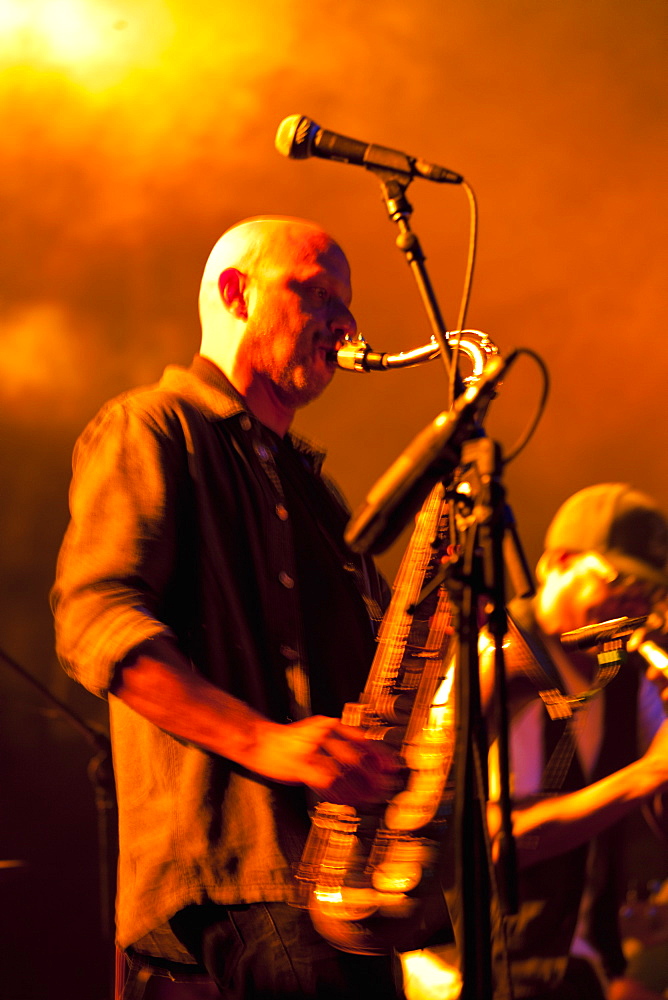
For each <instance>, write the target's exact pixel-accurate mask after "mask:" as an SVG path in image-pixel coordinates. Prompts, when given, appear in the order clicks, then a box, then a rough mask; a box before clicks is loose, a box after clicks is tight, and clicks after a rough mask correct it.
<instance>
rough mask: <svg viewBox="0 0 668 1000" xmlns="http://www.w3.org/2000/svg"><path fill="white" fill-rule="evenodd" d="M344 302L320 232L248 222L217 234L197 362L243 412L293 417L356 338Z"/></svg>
mask: <svg viewBox="0 0 668 1000" xmlns="http://www.w3.org/2000/svg"><path fill="white" fill-rule="evenodd" d="M351 296H352V293H351V289H350V269H349V266H348V261H347V260H346V257H345V255H344V253H343V251H342V250H341V248H340V247H339V246H338V244H337V243H336V242H335V241H334V240H333V239H332V237H331V236H329V235H328V234H327V233H326V232H325V231H324V230H323V229H322V228H321V227H320V226H318V225H316V224H315V223H313V222H308V221H306V220H304V219H295V218H286V217H278V218H277V217H271V218H265V217H262V218H255V219H248V220H246V221H245V222H241V223H239V224H238V225H236V226H234V227H233V228H232V229H229V230H228V231H227V232H226V233H224V235H223V236H222V237H221V238H220V239H219V240H218V242H217V243H216V245H215V246H214V248H213V250H212V251H211V254H210V256H209V259H208V261H207V263H206V267H205V269H204V275H203V277H202V284H201V289H200V299H199V306H200V318H201V322H202V347H201V353H202V354H204V355H205V356H206V357H208V358H210V359H211V360H212V361H214V362H215V363H216V364H217V365H218V366H219V367H220V368H221V369H222V370H223V372H225V374H226V375H227V377H228V378H229V379H230V381H231V382H232V384H233V385H234V386H235V387H236V388H237V389H238V391H239V392H240V393H241V394H242V395H244V396H245V397H246V399H247V402H248V403H249V406H251V408H252V403H253V402H257V400H258V399H260V398H261V399H262V400H263V401H264V402H266V401H267V400H268V399H271V400H272V402H275V403H276V405H277V407H278V408H281V407H283V408H284V410H285V412H286V413H288V412H289V413H290V414H292V413H293V412H294V410H295V409H296V408H297V407H299V406H303V405H305V404H306V403H308V402H310V401H311V400H312V399H314V398H315V397H316V396H318V395H319V394H320V393H321V392H322V391H323V389H324V388H325V387H326V386H327V385H328V384H329V382H330V381H331V378H332V376H333V374H334V371H335V365H334V364H333V363H332V360H331V352H332V349H333V348H334V347H336V346H337V344H340V343H341V342H342V341H343V339H344V337H345V336H346V335H352V334H353V333H354V332H355V329H356V326H355V321H354V319H353V317H352V315H351V313H350V310H349V308H348V307H349V305H350V299H351ZM265 422H267V421H265ZM278 424H280V425H283V424H284V421H283V420H280V421H278Z"/></svg>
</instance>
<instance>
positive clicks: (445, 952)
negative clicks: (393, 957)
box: [401, 946, 462, 1000]
mask: <svg viewBox="0 0 668 1000" xmlns="http://www.w3.org/2000/svg"><path fill="white" fill-rule="evenodd" d="M451 957H452V954H451V947H450V946H447V947H445V948H425V949H423V950H420V951H408V952H404V954H403V955H402V956H401V964H402V967H403V973H404V991H405V993H406V997H407V1000H456V997H458V996H459V994H460V993H461V988H462V980H461V976H460V974H459V970H458V969H456V968H455V967H454V966H453V965H451V964H450V962H449V961H448V959H449V958H451Z"/></svg>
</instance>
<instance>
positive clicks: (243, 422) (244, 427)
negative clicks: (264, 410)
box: [239, 413, 251, 431]
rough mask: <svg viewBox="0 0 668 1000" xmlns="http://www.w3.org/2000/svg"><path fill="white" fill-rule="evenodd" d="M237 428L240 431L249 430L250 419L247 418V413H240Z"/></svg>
mask: <svg viewBox="0 0 668 1000" xmlns="http://www.w3.org/2000/svg"><path fill="white" fill-rule="evenodd" d="M239 426H240V427H241V429H242V431H249V430H250V429H251V418H250V417H249V416H248V414H247V413H242V415H241V418H240V420H239Z"/></svg>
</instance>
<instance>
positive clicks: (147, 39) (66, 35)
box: [0, 0, 171, 90]
mask: <svg viewBox="0 0 668 1000" xmlns="http://www.w3.org/2000/svg"><path fill="white" fill-rule="evenodd" d="M170 35H171V19H170V17H169V16H168V14H167V12H166V10H165V5H164V4H161V3H157V2H156V3H153V4H151V3H149V4H147V5H142V8H141V9H140V10H138V9H137V8H136V7H133V5H132V4H128V3H124V2H118V0H116V2H113V0H106V2H105V0H0V62H1V63H3V64H5V65H11V66H20V67H22V68H28V67H30V68H33V69H44V68H48V69H60V70H64V71H65V72H66V73H67V74H68V75H70V76H72V77H73V78H74V79H76V80H78V81H79V82H81V83H84V84H85V85H86V86H87V87H88V88H91V89H93V90H95V89H99V88H102V87H106V86H108V85H110V84H113V83H114V82H116V80H117V79H118V78H119V76H122V75H123V73H124V72H125V71H127V69H128V68H130V67H131V66H132V67H135V66H137V65H138V64H142V63H143V64H146V62H147V61H149V62H154V61H155V59H156V57H157V56H158V54H159V51H160V49H161V47H162V45H163V44H165V43H166V42H167V40H168V39H169V37H170Z"/></svg>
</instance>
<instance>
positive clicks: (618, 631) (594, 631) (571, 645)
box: [561, 615, 650, 649]
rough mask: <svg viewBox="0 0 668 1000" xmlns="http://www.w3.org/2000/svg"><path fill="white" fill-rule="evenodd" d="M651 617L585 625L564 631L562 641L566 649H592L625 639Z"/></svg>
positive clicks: (612, 620)
mask: <svg viewBox="0 0 668 1000" xmlns="http://www.w3.org/2000/svg"><path fill="white" fill-rule="evenodd" d="M649 617H650V615H643V616H642V618H613V619H611V620H610V621H608V622H599V623H597V624H596V625H585V627H584V628H576V629H573V631H572V632H564V633H563V635H562V636H561V643H562V645H563V646H564V648H565V649H591V648H592V646H600V645H601V644H602V643H604V642H614V640H615V639H625V638H628V636H630V635H631V633H632V632H635V630H636V629H637V628H640V626H641V625H644V624H645V622H646V621H647V619H648V618H649Z"/></svg>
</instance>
